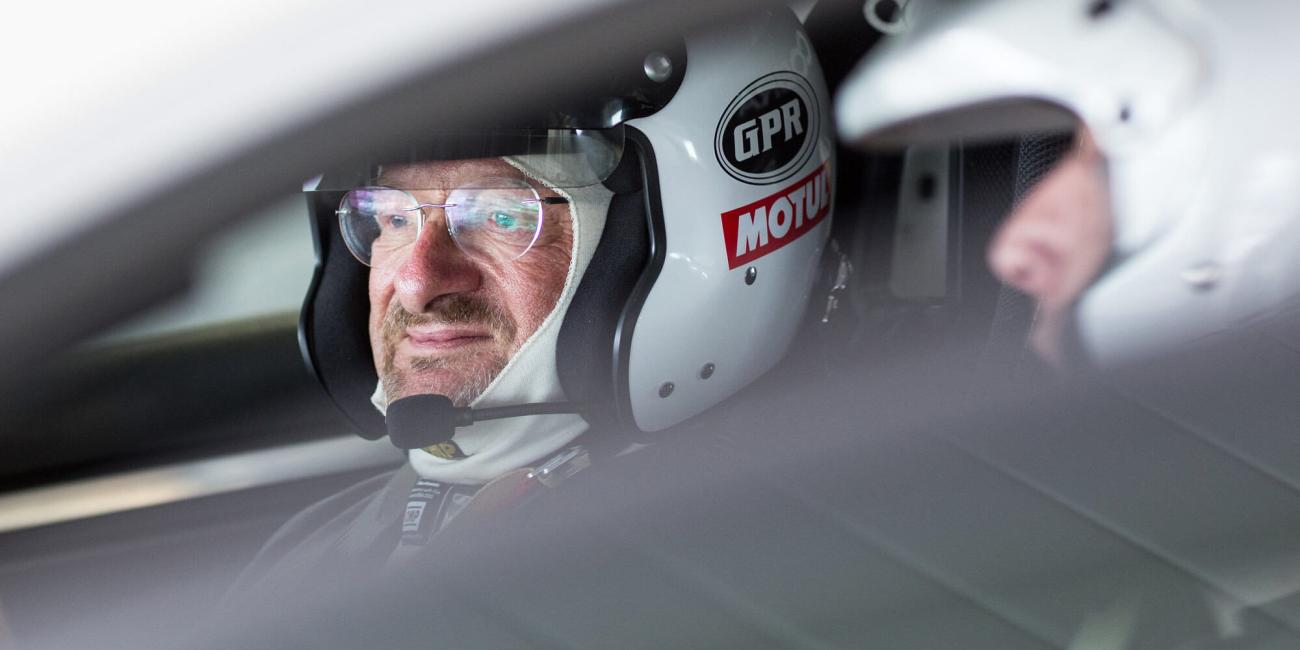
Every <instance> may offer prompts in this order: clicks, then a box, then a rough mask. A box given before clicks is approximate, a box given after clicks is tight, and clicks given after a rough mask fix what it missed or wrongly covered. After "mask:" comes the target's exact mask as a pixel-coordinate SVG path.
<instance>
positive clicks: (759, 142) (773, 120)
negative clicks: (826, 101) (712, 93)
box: [732, 99, 803, 162]
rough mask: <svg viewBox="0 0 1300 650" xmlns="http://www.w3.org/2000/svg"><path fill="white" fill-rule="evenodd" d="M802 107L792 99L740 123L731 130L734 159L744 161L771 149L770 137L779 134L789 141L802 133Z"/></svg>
mask: <svg viewBox="0 0 1300 650" xmlns="http://www.w3.org/2000/svg"><path fill="white" fill-rule="evenodd" d="M801 113H803V107H802V106H800V105H799V100H798V99H792V100H790V101H788V102H786V103H784V104H782V105H781V107H780V108H774V109H772V110H770V111H768V112H766V113H763V114H762V115H760V116H759V117H756V118H754V119H752V120H749V121H748V122H744V123H742V124H741V125H740V126H737V127H736V128H735V129H734V130H733V131H732V134H733V135H732V137H733V139H734V140H735V143H734V144H735V151H736V161H737V162H744V161H746V160H749V159H750V158H753V157H754V156H757V155H758V154H760V153H763V152H765V151H771V150H772V138H774V137H776V136H778V135H779V136H781V140H782V141H783V142H789V141H790V140H792V139H794V137H795V136H797V135H803V116H802V115H801Z"/></svg>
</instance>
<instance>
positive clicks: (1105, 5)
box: [1088, 0, 1115, 20]
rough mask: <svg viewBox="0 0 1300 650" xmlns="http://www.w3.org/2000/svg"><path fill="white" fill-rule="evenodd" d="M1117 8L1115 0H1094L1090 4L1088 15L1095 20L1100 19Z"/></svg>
mask: <svg viewBox="0 0 1300 650" xmlns="http://www.w3.org/2000/svg"><path fill="white" fill-rule="evenodd" d="M1114 8H1115V3H1114V1H1113V0H1093V1H1092V2H1091V3H1089V4H1088V17H1089V18H1091V19H1093V20H1100V19H1101V18H1104V17H1105V16H1106V15H1107V14H1109V13H1110V10H1111V9H1114Z"/></svg>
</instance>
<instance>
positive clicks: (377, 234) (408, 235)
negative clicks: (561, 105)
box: [338, 178, 569, 266]
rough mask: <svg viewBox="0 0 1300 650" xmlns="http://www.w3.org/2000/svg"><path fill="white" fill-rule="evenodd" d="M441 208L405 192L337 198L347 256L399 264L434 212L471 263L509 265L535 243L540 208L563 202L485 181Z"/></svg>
mask: <svg viewBox="0 0 1300 650" xmlns="http://www.w3.org/2000/svg"><path fill="white" fill-rule="evenodd" d="M445 201H446V202H445V203H421V202H420V201H418V200H416V198H415V197H414V196H412V195H411V194H410V193H409V192H407V191H405V190H399V189H393V188H391V187H378V186H375V187H361V188H357V189H354V190H351V191H349V192H348V193H347V194H345V195H343V200H342V201H341V202H340V203H339V209H338V216H339V227H340V228H341V229H342V231H343V241H344V242H345V243H346V244H347V246H348V250H350V251H352V254H353V255H354V256H356V258H357V259H358V260H359V261H360V262H361V263H362V264H365V265H366V266H386V265H388V264H390V263H393V262H394V261H397V260H401V259H404V256H405V255H406V254H407V253H408V252H409V250H410V246H411V245H412V244H414V243H415V241H416V239H418V238H419V236H420V232H421V231H422V230H423V229H424V223H425V221H426V220H427V219H428V215H427V213H426V210H428V209H431V208H436V209H440V210H442V211H443V214H444V215H445V217H446V219H445V221H446V223H447V232H448V233H450V234H451V238H452V240H453V241H455V242H456V245H457V246H458V247H459V248H460V249H461V250H463V251H465V253H466V254H467V255H469V256H471V257H475V258H477V259H480V260H488V261H512V260H517V259H519V258H520V257H522V256H523V255H524V254H525V253H527V252H528V251H529V250H531V249H532V247H533V246H534V245H535V244H536V243H537V238H538V237H539V236H540V235H541V232H542V223H543V219H544V216H545V212H544V210H543V206H546V205H554V204H566V203H568V202H569V201H568V199H564V198H561V197H556V196H547V197H543V196H540V195H539V194H538V193H537V190H535V189H533V187H532V186H531V185H529V184H528V183H526V182H524V181H523V180H520V179H516V178H487V179H483V180H481V181H477V182H475V183H472V184H470V185H464V186H461V187H457V188H455V189H453V190H451V191H450V192H448V193H447V198H446V199H445Z"/></svg>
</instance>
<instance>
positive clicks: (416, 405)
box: [384, 395, 582, 449]
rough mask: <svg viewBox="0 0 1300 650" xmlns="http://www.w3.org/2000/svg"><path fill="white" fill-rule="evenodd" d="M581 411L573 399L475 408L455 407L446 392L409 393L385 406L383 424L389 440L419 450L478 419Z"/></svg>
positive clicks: (449, 436)
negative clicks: (441, 393)
mask: <svg viewBox="0 0 1300 650" xmlns="http://www.w3.org/2000/svg"><path fill="white" fill-rule="evenodd" d="M557 413H582V408H581V407H580V406H579V405H578V404H575V403H573V402H537V403H532V404H513V405H510V406H494V407H490V408H481V409H475V408H470V407H468V406H456V405H454V404H452V403H451V398H450V397H447V396H446V395H411V396H409V397H403V398H402V399H399V400H395V401H393V402H392V403H391V404H389V405H388V414H387V415H386V416H385V417H384V424H385V425H387V426H388V439H389V440H390V441H392V443H393V445H394V446H396V447H399V448H401V449H421V448H423V447H430V446H433V445H436V444H438V443H442V442H447V441H448V440H451V437H452V435H454V434H455V433H456V429H458V428H460V427H467V426H470V425H472V424H474V423H475V422H477V421H479V420H500V419H503V418H517V417H522V416H525V415H554V414H557Z"/></svg>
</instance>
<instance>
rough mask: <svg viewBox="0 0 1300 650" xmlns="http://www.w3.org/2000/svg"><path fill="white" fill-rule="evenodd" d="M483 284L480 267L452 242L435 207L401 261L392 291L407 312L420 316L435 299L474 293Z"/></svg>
mask: <svg viewBox="0 0 1300 650" xmlns="http://www.w3.org/2000/svg"><path fill="white" fill-rule="evenodd" d="M482 281H483V275H482V273H481V272H480V270H479V268H478V267H477V266H476V265H475V264H474V262H473V261H472V260H470V259H469V258H468V257H466V256H465V253H464V251H462V250H461V249H460V247H459V246H457V245H456V243H455V241H453V240H452V238H451V233H449V232H448V231H447V224H446V221H445V217H444V215H443V214H442V210H440V209H436V208H434V209H429V210H428V217H427V218H426V219H425V222H424V226H423V227H422V228H421V229H420V236H419V237H418V238H416V240H415V243H414V244H412V245H411V250H410V254H409V255H408V256H407V258H406V259H405V260H403V261H402V262H401V266H400V267H399V268H398V270H397V274H396V277H395V278H394V280H393V290H394V293H396V294H397V299H398V301H400V303H401V305H402V307H403V308H404V309H406V311H408V312H410V313H412V314H420V313H424V312H426V311H428V310H429V307H430V305H431V304H432V303H433V302H434V301H435V300H436V299H438V298H440V297H442V296H447V295H452V294H457V293H468V292H471V291H474V290H476V289H478V288H479V286H480V285H481V284H482Z"/></svg>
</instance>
